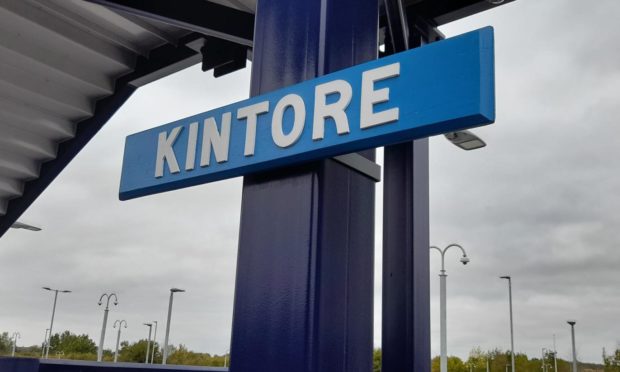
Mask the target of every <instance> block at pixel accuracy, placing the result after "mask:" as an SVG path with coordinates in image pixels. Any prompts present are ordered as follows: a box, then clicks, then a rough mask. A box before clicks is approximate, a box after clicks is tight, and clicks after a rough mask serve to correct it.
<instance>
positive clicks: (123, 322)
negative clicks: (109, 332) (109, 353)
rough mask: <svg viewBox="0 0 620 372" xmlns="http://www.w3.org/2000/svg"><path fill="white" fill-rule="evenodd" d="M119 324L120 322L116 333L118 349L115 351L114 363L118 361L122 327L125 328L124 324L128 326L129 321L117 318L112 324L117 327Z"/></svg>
mask: <svg viewBox="0 0 620 372" xmlns="http://www.w3.org/2000/svg"><path fill="white" fill-rule="evenodd" d="M117 324H118V333H117V335H116V351H115V352H114V363H116V362H117V361H118V345H119V344H120V342H121V328H123V324H124V325H125V328H127V321H126V320H124V319H123V320H117V321H115V322H114V324H113V325H112V328H116V325H117Z"/></svg>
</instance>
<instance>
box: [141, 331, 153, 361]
mask: <svg viewBox="0 0 620 372" xmlns="http://www.w3.org/2000/svg"><path fill="white" fill-rule="evenodd" d="M143 324H144V325H145V326H147V327H149V339H148V340H147V341H146V358H145V359H144V364H148V363H149V349H150V347H151V331H152V330H153V323H143Z"/></svg>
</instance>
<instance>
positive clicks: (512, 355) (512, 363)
mask: <svg viewBox="0 0 620 372" xmlns="http://www.w3.org/2000/svg"><path fill="white" fill-rule="evenodd" d="M499 278H500V279H506V280H508V303H509V306H510V368H512V369H511V372H515V339H514V327H513V323H512V278H511V277H510V275H504V276H500V277H499Z"/></svg>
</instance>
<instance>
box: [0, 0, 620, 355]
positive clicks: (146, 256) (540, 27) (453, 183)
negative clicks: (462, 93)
mask: <svg viewBox="0 0 620 372" xmlns="http://www.w3.org/2000/svg"><path fill="white" fill-rule="evenodd" d="M619 17H620V2H618V1H617V0H598V1H579V0H545V1H535V0H518V1H516V2H515V3H512V4H508V5H506V6H502V7H500V8H498V9H496V10H493V11H489V12H486V13H483V14H480V15H477V16H474V17H470V18H469V19H467V20H464V21H460V22H457V23H455V24H451V25H448V26H446V27H444V28H442V30H443V31H444V32H445V33H446V34H447V35H448V36H453V35H457V34H460V33H463V32H466V31H470V30H473V29H476V28H479V27H483V26H487V25H492V26H494V27H495V31H496V35H495V40H496V73H497V76H496V80H497V122H496V124H494V125H491V126H488V127H485V128H480V129H477V130H476V131H475V132H476V133H477V134H479V135H480V136H481V137H483V138H484V139H485V141H486V142H487V143H488V146H487V147H486V148H484V149H482V150H478V151H472V152H464V151H462V150H459V149H457V148H456V147H454V146H452V145H451V144H449V143H448V142H447V141H446V140H444V139H443V138H441V137H436V138H432V139H431V242H432V244H435V245H441V246H444V245H447V244H449V243H451V242H458V243H461V244H462V245H463V246H464V247H465V249H466V250H467V252H468V254H469V256H470V257H471V259H472V261H471V263H470V264H469V265H467V266H462V265H460V264H459V263H458V254H457V253H456V252H451V253H449V254H448V256H447V271H448V275H449V276H448V340H449V341H448V351H449V353H450V354H452V355H458V356H460V357H466V356H467V354H468V353H469V351H470V350H471V349H472V348H473V347H475V346H480V347H482V348H483V349H487V348H495V347H499V348H502V349H507V348H509V345H510V343H509V341H510V339H509V325H508V295H507V284H506V282H505V281H502V280H500V279H498V278H497V277H498V275H500V274H510V275H512V276H513V278H514V280H513V294H514V310H515V315H514V316H515V348H516V350H517V351H520V352H526V353H527V354H528V355H530V356H537V355H538V354H539V353H540V349H541V348H542V347H547V348H549V347H552V340H553V334H556V335H557V349H558V352H559V355H560V356H561V357H562V358H566V359H569V358H570V335H569V328H568V325H566V323H565V320H567V319H576V320H577V328H576V329H577V346H578V354H579V356H580V358H581V359H582V360H586V361H594V362H599V361H600V360H601V357H600V355H601V349H602V347H604V346H605V347H607V348H612V347H614V346H616V344H617V343H618V342H620V323H618V316H619V315H620V272H619V268H620V251H619V248H620V246H619V242H620V229H619V228H618V227H619V226H620V214H619V213H618V212H617V211H618V210H620V195H619V193H618V190H620V174H619V173H618V171H617V170H618V160H617V159H619V158H620V139H619V137H618V133H619V131H618V129H617V126H618V118H620V105H619V104H618V103H619V98H620V42H618V38H620V23H619V22H618V19H619ZM248 86H249V69H246V70H244V71H241V72H237V73H234V74H231V75H228V76H226V77H224V78H220V79H217V80H215V79H213V78H212V77H211V76H209V74H207V73H202V72H201V71H200V68H199V67H198V66H196V67H193V68H190V69H187V70H185V71H182V72H180V73H177V74H175V75H173V76H171V77H168V78H166V79H163V80H161V81H159V82H156V83H153V84H151V85H149V86H146V87H144V88H142V89H141V90H139V91H138V92H137V93H136V94H135V95H134V96H133V97H132V98H131V100H130V101H129V102H128V103H127V104H126V105H125V106H124V107H123V108H122V109H121V110H119V112H118V113H117V114H116V115H115V116H114V118H113V119H112V120H110V122H109V123H108V124H107V125H106V127H104V129H103V130H102V131H101V132H100V134H99V135H98V136H97V137H95V139H94V140H93V141H92V142H91V143H90V144H89V145H88V146H87V147H86V148H85V149H84V150H83V151H82V152H81V153H80V154H79V155H78V156H77V158H76V159H75V160H74V161H73V162H72V163H71V164H70V165H69V166H68V167H67V169H66V170H65V171H64V172H63V173H62V174H61V175H60V176H59V177H58V179H57V180H56V182H54V183H53V184H52V185H51V186H50V187H49V188H48V189H47V190H46V191H45V192H44V193H43V194H42V195H41V197H40V198H39V199H38V200H37V201H36V202H35V203H34V205H33V206H32V207H31V208H30V209H29V210H28V211H27V212H26V213H25V214H24V216H23V220H24V221H26V222H29V223H32V224H37V225H41V226H43V227H44V230H43V231H42V232H38V233H31V232H27V231H24V230H13V231H9V232H8V233H7V234H6V235H5V236H4V237H3V238H2V239H0V283H2V285H1V286H0V331H10V332H12V331H15V330H18V331H20V332H21V334H22V339H21V340H19V342H20V343H21V344H27V345H30V344H35V343H40V342H41V341H42V340H43V333H44V332H45V328H47V327H49V317H50V313H51V307H52V300H53V295H52V294H51V293H49V292H46V291H43V290H42V289H40V288H41V286H51V287H57V288H67V289H71V290H73V293H70V294H66V295H61V296H60V298H59V301H58V308H57V316H56V320H55V324H54V328H55V330H56V331H61V330H66V329H68V330H71V331H72V332H77V333H88V334H89V335H90V336H91V337H92V338H93V339H95V340H97V339H98V335H99V331H100V327H101V318H102V309H101V307H99V306H97V300H98V298H99V296H100V295H101V294H102V293H103V292H106V291H115V292H116V293H117V294H118V297H119V305H118V306H116V307H113V308H112V309H111V312H110V318H109V319H110V321H109V324H110V327H109V328H108V334H107V338H106V347H107V348H112V347H113V345H114V338H115V334H114V333H113V331H114V330H113V329H112V328H111V324H112V323H113V322H114V320H116V319H126V320H127V321H128V324H129V327H128V328H127V329H126V330H124V336H123V338H124V339H127V340H130V341H134V340H137V339H139V338H144V337H146V334H147V329H146V327H144V326H143V325H142V323H143V322H146V321H152V320H158V321H159V322H160V324H161V325H162V327H160V332H159V335H160V337H158V338H159V341H160V342H162V337H161V336H163V325H164V323H165V314H166V309H167V301H168V293H169V292H168V289H169V288H170V287H172V286H178V287H181V288H185V289H187V293H183V294H178V295H177V296H176V297H175V310H174V318H173V326H172V333H171V342H172V343H173V344H179V343H183V344H186V345H187V346H188V347H189V348H190V349H194V350H198V351H208V352H211V353H223V352H225V351H226V350H227V349H228V345H229V341H230V326H231V319H232V301H233V288H234V276H235V261H236V250H237V234H238V219H239V208H240V195H241V179H233V180H228V181H221V182H217V183H213V184H207V185H202V186H198V187H193V188H189V189H183V190H179V191H173V192H169V193H164V194H159V195H154V196H148V197H144V198H140V199H136V200H131V201H128V202H120V201H118V185H119V178H120V169H121V158H122V152H123V146H124V138H125V136H127V135H128V134H130V133H134V132H137V131H140V130H143V129H147V128H151V127H154V126H157V125H160V124H164V123H168V122H171V121H174V120H177V119H179V118H183V117H185V116H189V115H193V114H196V113H199V112H203V111H207V110H208V109H211V108H216V107H219V106H222V105H225V104H228V103H231V102H234V101H237V100H241V99H244V98H247V92H248ZM381 187H382V185H381V184H378V185H377V200H378V201H379V202H380V201H381ZM377 210H378V211H379V212H380V210H381V205H380V204H379V205H378V206H377ZM376 236H377V239H376V249H377V255H376V262H377V270H376V274H375V276H376V286H375V287H376V290H375V292H376V300H375V303H376V306H375V344H376V345H377V346H379V345H380V340H381V331H380V319H381V312H380V311H381V309H380V302H381V301H380V296H381V293H380V288H381V283H380V278H381V275H380V271H379V270H380V262H381V217H380V214H379V215H378V216H377V224H376ZM435 253H436V252H432V254H431V275H432V278H431V280H432V287H431V295H432V303H431V312H432V315H433V317H432V347H433V350H432V351H433V354H434V355H435V354H438V352H439V324H438V321H439V319H438V317H437V314H438V311H439V308H438V293H439V292H438V291H439V288H438V277H437V274H438V269H439V260H438V257H437V255H435Z"/></svg>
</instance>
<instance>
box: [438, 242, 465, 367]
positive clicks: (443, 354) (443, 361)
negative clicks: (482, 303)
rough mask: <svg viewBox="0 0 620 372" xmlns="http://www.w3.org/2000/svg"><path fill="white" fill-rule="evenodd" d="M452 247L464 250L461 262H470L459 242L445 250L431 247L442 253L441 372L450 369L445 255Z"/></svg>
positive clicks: (440, 279) (440, 301) (440, 305)
mask: <svg viewBox="0 0 620 372" xmlns="http://www.w3.org/2000/svg"><path fill="white" fill-rule="evenodd" d="M452 247H457V248H460V249H461V252H463V257H461V260H460V261H461V263H462V264H463V265H467V263H468V262H469V257H467V253H465V249H463V247H461V246H460V245H458V244H450V245H448V246H447V247H445V248H444V249H443V250H442V249H440V248H438V247H435V246H431V247H430V249H436V250H438V251H439V253H441V271H440V273H439V292H440V296H439V312H440V326H439V328H440V333H441V342H440V343H441V354H440V360H439V370H440V371H441V372H447V371H448V350H447V349H448V347H447V343H448V341H447V332H446V277H447V276H448V275H447V274H446V269H445V263H444V257H445V255H446V251H447V250H448V249H450V248H452Z"/></svg>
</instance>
